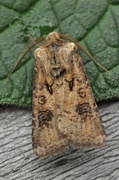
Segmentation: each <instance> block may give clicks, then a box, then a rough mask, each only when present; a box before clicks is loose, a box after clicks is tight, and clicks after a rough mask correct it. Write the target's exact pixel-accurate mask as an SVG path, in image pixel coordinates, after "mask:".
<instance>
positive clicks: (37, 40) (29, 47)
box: [7, 37, 45, 79]
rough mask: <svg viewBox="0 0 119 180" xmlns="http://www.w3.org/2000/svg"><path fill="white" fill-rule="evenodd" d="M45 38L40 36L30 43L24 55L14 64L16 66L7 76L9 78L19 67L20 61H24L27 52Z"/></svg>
mask: <svg viewBox="0 0 119 180" xmlns="http://www.w3.org/2000/svg"><path fill="white" fill-rule="evenodd" d="M44 39H45V38H44V37H40V38H38V39H36V40H34V42H33V43H32V44H30V45H29V46H28V47H27V48H26V49H25V50H24V52H23V53H22V55H21V56H20V57H19V58H18V61H17V62H16V64H15V65H14V67H13V68H12V70H11V71H10V73H9V74H8V76H7V79H9V77H10V76H11V74H12V73H13V72H14V70H15V69H16V68H17V67H18V65H19V64H20V62H21V61H22V59H23V58H24V57H25V56H26V54H27V53H28V52H29V51H30V50H31V49H32V48H33V47H34V46H35V45H36V44H38V43H40V42H42V41H43V40H44Z"/></svg>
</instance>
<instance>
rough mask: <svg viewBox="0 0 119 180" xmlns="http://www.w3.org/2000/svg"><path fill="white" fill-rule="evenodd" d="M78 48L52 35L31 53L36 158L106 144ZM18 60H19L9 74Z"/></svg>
mask: <svg viewBox="0 0 119 180" xmlns="http://www.w3.org/2000/svg"><path fill="white" fill-rule="evenodd" d="M39 41H43V39H40V40H38V42H39ZM36 43H37V42H36ZM33 46H34V44H33V45H32V46H30V47H29V48H28V50H27V51H26V52H25V53H24V54H23V56H22V58H23V57H24V56H25V55H26V53H27V52H28V51H29V50H30V49H31V48H32V47H33ZM79 48H80V49H82V50H83V48H82V47H81V46H80V44H78V43H77V41H75V40H72V39H71V38H70V37H68V36H66V35H63V34H58V33H57V32H52V33H50V34H48V36H47V37H46V39H45V41H44V43H43V44H42V45H41V46H40V47H39V48H37V49H36V50H35V52H34V57H35V59H36V65H35V73H34V87H33V103H32V107H33V111H32V112H33V113H32V114H33V115H32V124H33V129H32V142H33V150H34V152H35V153H36V154H37V155H38V156H41V157H42V156H52V155H54V154H57V153H59V152H61V151H62V150H64V149H65V148H67V147H69V146H76V147H79V148H97V147H100V146H101V145H103V143H104V141H105V131H104V128H103V125H102V121H101V117H100V115H99V112H98V108H97V105H96V102H95V99H94V96H93V93H92V90H91V87H90V85H89V82H88V80H87V76H86V74H85V70H84V66H83V62H82V59H81V57H80V55H79V54H78V49H79ZM83 51H84V50H83ZM85 53H86V54H87V55H88V56H89V57H91V59H93V60H94V58H93V57H92V56H91V55H90V54H88V53H87V52H86V51H85ZM20 61H21V58H20V60H19V61H18V63H17V64H16V65H15V66H14V68H13V70H12V71H11V72H10V74H11V73H12V72H13V71H14V69H15V68H16V67H17V66H18V64H19V62H20ZM94 61H95V60H94ZM97 64H98V63H97ZM102 68H103V67H102ZM103 69H104V68H103ZM10 74H9V75H10Z"/></svg>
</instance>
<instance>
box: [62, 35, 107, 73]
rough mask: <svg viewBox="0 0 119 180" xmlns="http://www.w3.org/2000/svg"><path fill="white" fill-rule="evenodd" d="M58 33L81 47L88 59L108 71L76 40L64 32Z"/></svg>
mask: <svg viewBox="0 0 119 180" xmlns="http://www.w3.org/2000/svg"><path fill="white" fill-rule="evenodd" d="M59 35H60V36H61V37H62V38H65V39H68V40H69V41H72V42H74V43H75V44H76V45H77V47H78V48H79V49H81V50H82V51H83V52H84V53H85V54H86V55H87V56H88V57H89V58H90V59H92V60H93V61H94V62H95V64H97V65H98V66H99V67H100V68H102V69H103V70H104V71H106V72H108V70H107V69H106V68H105V67H103V66H102V65H100V64H99V63H98V62H97V61H96V59H95V58H94V57H93V56H92V55H91V54H90V53H89V52H88V51H86V50H85V49H84V48H83V47H82V46H81V45H80V44H79V43H78V41H76V40H74V39H72V38H70V37H69V36H67V35H64V34H59Z"/></svg>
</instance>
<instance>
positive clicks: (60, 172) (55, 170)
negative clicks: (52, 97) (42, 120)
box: [0, 102, 119, 180]
mask: <svg viewBox="0 0 119 180" xmlns="http://www.w3.org/2000/svg"><path fill="white" fill-rule="evenodd" d="M99 111H100V114H101V116H102V121H103V125H104V127H105V130H106V134H107V137H106V143H105V145H104V146H103V147H102V148H99V149H95V150H93V149H92V150H80V149H75V148H71V149H68V150H66V151H64V152H62V153H60V154H58V155H56V156H53V157H50V158H38V157H37V156H36V155H35V154H34V152H33V150H32V138H31V131H32V127H31V109H28V108H20V107H19V108H18V107H2V106H1V107H0V180H27V179H28V180H51V179H52V180H75V179H76V180H89V179H90V180H118V179H119V102H108V103H105V104H103V105H100V106H99Z"/></svg>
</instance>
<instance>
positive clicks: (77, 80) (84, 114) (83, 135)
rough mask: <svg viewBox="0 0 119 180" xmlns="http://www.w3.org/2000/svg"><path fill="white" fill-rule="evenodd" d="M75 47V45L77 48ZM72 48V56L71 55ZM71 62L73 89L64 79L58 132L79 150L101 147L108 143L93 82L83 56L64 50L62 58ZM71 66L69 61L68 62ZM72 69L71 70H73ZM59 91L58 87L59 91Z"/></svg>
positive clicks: (61, 88) (67, 49)
mask: <svg viewBox="0 0 119 180" xmlns="http://www.w3.org/2000/svg"><path fill="white" fill-rule="evenodd" d="M74 46H75V45H74ZM69 49H70V51H71V52H70V54H69ZM64 56H65V57H66V56H67V57H66V59H67V60H68V61H71V64H70V66H71V68H72V74H73V82H72V88H71V87H70V82H67V80H66V79H65V78H64V81H63V86H61V87H60V92H61V93H62V96H61V97H62V98H61V101H60V103H59V101H58V102H56V104H57V103H59V105H57V106H59V110H57V111H58V112H57V118H56V119H57V129H58V131H59V132H60V133H62V134H63V135H65V136H67V138H68V142H69V143H71V144H73V145H77V146H79V147H98V146H100V145H102V144H103V143H104V141H105V132H104V129H103V126H102V122H101V118H100V116H99V112H98V108H97V105H96V103H95V99H94V97H93V94H92V90H91V88H90V85H89V82H88V80H87V77H86V74H85V72H84V68H83V63H82V59H81V57H80V56H79V55H78V54H77V53H76V51H75V48H74V49H71V48H70V47H69V44H68V45H67V48H64V47H63V49H62V52H61V55H60V56H58V57H60V58H62V57H64ZM67 65H68V62H67ZM69 68H70V67H69ZM57 89H58V88H57Z"/></svg>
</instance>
